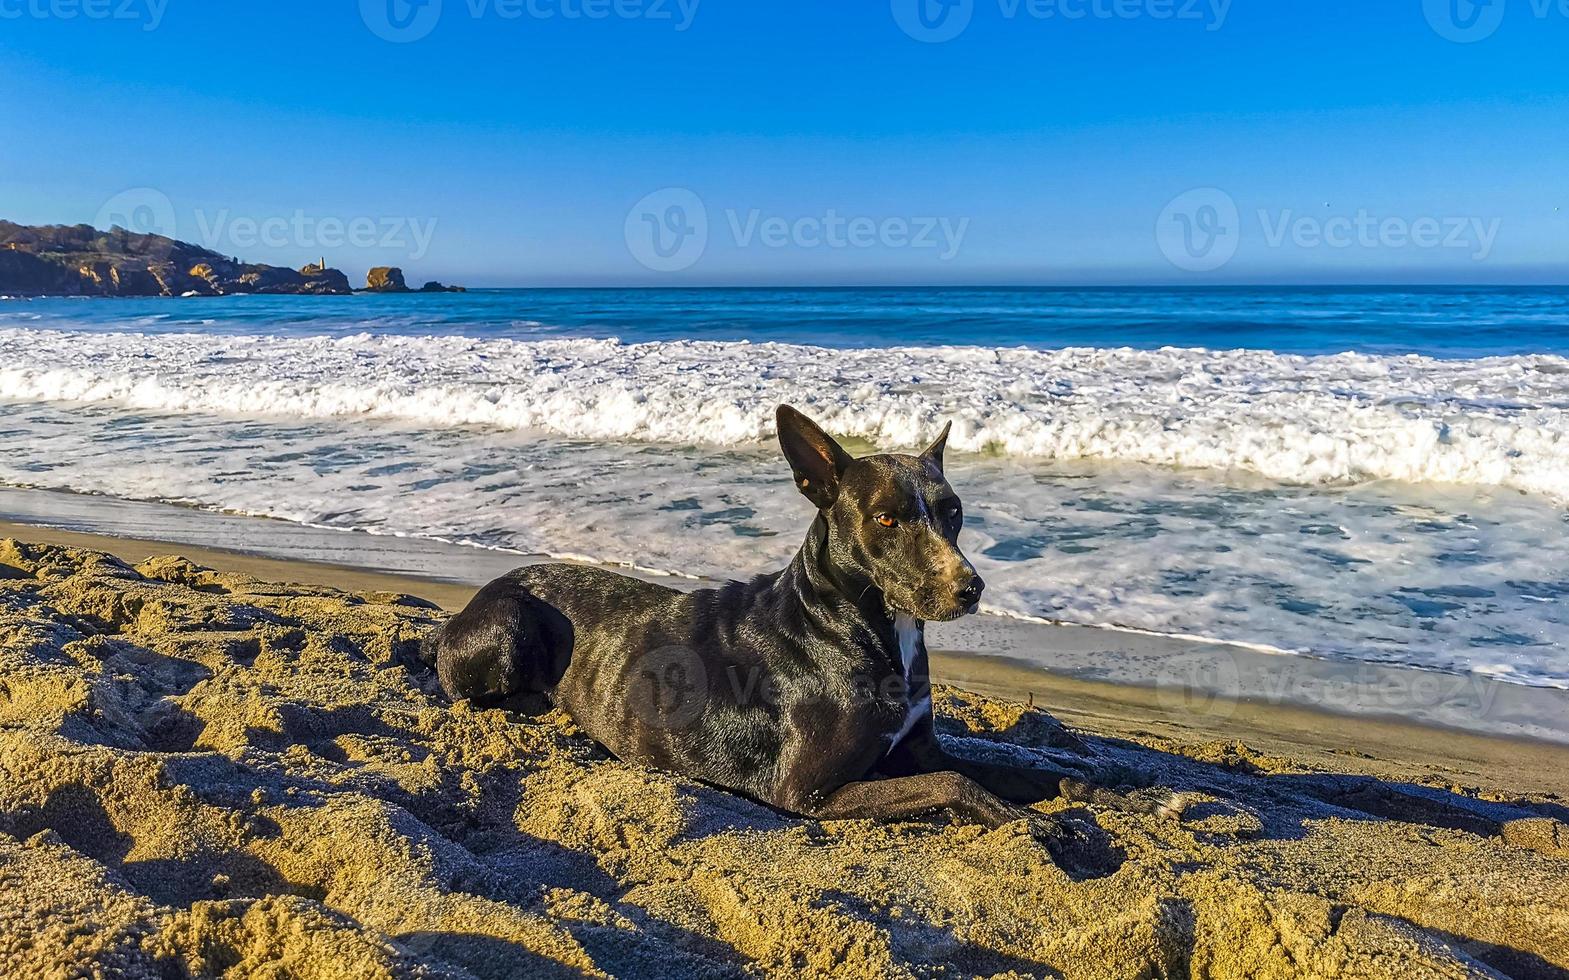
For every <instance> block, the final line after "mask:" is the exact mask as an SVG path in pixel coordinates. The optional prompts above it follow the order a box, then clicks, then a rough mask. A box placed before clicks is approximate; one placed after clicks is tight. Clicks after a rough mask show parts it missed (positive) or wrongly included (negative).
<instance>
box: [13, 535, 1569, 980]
mask: <svg viewBox="0 0 1569 980" xmlns="http://www.w3.org/2000/svg"><path fill="white" fill-rule="evenodd" d="M7 534H14V535H15V536H17V537H20V538H22V539H24V540H26V541H28V542H30V543H26V544H23V543H19V542H17V541H15V540H5V541H3V542H0V975H4V976H28V975H40V976H65V975H89V976H116V977H118V976H132V977H134V976H149V977H170V976H184V975H187V974H190V975H202V976H208V975H226V976H233V977H241V976H258V975H261V976H279V977H282V976H302V977H317V976H321V977H325V976H355V977H359V976H378V975H379V976H453V977H466V976H475V977H511V976H536V975H537V976H554V975H561V976H568V975H571V976H579V975H585V974H586V975H612V976H628V977H639V976H648V977H653V976H658V977H666V976H693V977H706V976H738V975H765V976H799V975H841V976H910V975H914V976H1009V975H1013V976H1040V975H1063V976H1069V977H1107V978H1112V977H1116V978H1123V977H1179V976H1181V977H1188V976H1191V977H1290V976H1346V977H1420V976H1496V975H1507V976H1511V977H1563V976H1569V823H1566V822H1565V821H1569V805H1566V804H1565V801H1564V800H1563V798H1562V795H1561V794H1563V793H1564V792H1565V783H1566V781H1569V775H1566V774H1569V749H1565V748H1563V747H1560V746H1555V745H1550V744H1546V743H1540V742H1527V741H1518V740H1510V739H1504V738H1495V737H1488V736H1483V735H1477V734H1468V733H1461V732H1455V731H1448V730H1444V729H1439V728H1431V727H1424V726H1421V725H1415V724H1409V723H1403V722H1400V721H1397V720H1392V719H1378V718H1371V717H1341V716H1335V715H1329V714H1326V713H1323V712H1316V711H1312V710H1309V709H1306V708H1290V707H1278V706H1270V705H1260V704H1252V703H1247V702H1238V703H1235V704H1228V705H1226V706H1225V708H1224V710H1216V708H1215V706H1214V705H1203V706H1200V707H1201V708H1202V710H1194V711H1184V710H1182V707H1181V706H1180V705H1176V704H1173V702H1172V701H1171V699H1170V698H1163V697H1160V696H1158V693H1157V692H1152V691H1149V690H1146V689H1142V688H1137V687H1118V686H1115V685H1109V684H1097V683H1094V682H1092V681H1086V680H1078V679H1069V678H1062V677H1051V676H1049V675H1045V674H1042V673H1040V672H1039V671H1032V670H1028V669H1026V668H1024V667H1021V666H1018V665H1015V664H1012V663H1009V662H1007V661H1002V660H989V659H986V658H976V657H939V658H937V659H936V663H935V664H934V671H935V672H936V673H937V675H938V679H939V680H942V679H944V678H950V679H952V678H957V679H961V680H962V681H963V682H964V687H963V688H957V687H949V688H944V689H941V690H940V692H939V697H938V698H937V702H938V712H939V726H940V729H941V731H943V732H944V733H945V734H946V735H947V736H949V738H950V739H951V740H952V747H953V748H954V749H955V750H956V751H959V752H962V753H972V754H978V755H997V756H1012V757H1017V758H1022V759H1028V758H1032V757H1033V758H1036V759H1048V758H1051V759H1058V760H1062V761H1078V762H1085V761H1091V762H1095V763H1098V764H1100V765H1102V766H1105V767H1108V768H1110V769H1116V770H1121V771H1138V772H1142V773H1145V774H1147V775H1148V776H1149V777H1151V778H1153V779H1154V780H1155V781H1157V782H1159V783H1160V784H1162V785H1165V786H1169V787H1171V788H1174V789H1177V790H1180V791H1182V792H1183V793H1185V794H1187V796H1188V799H1189V800H1190V805H1189V808H1188V811H1187V813H1186V815H1185V817H1184V819H1183V820H1182V821H1180V822H1177V821H1171V820H1162V819H1159V818H1155V817H1145V816H1133V815H1127V814H1120V813H1115V812H1111V811H1106V810H1103V809H1100V808H1097V807H1083V806H1077V805H1069V804H1065V803H1063V802H1061V801H1051V802H1047V803H1044V804H1041V806H1040V808H1041V809H1043V810H1045V811H1048V812H1053V813H1058V814H1059V815H1061V816H1063V817H1064V818H1065V819H1068V820H1072V821H1075V822H1076V823H1077V824H1078V825H1079V826H1080V827H1081V828H1082V830H1083V832H1084V834H1085V836H1086V838H1087V839H1088V840H1089V842H1090V843H1089V844H1087V845H1086V846H1085V847H1084V848H1082V849H1081V851H1080V853H1079V854H1078V855H1077V856H1076V857H1075V858H1074V859H1073V860H1072V861H1071V862H1070V863H1069V864H1068V865H1067V866H1066V867H1060V866H1058V865H1057V864H1055V863H1054V862H1053V861H1052V859H1051V858H1050V856H1049V855H1048V854H1046V853H1045V851H1043V850H1042V849H1041V848H1040V847H1039V846H1038V845H1037V844H1035V843H1034V842H1033V841H1032V840H1031V839H1030V838H1029V837H1028V836H1027V835H1026V834H1025V833H1024V831H1023V828H1022V826H1013V827H1007V828H1003V829H1000V830H995V831H984V830H982V829H980V828H975V827H963V826H957V825H951V824H949V823H948V822H946V821H942V820H934V821H932V822H916V823H908V824H900V825H893V826H885V825H878V824H873V823H867V822H855V821H851V822H829V823H819V822H815V821H809V820H800V819H795V818H791V817H786V816H783V815H780V814H778V813H775V812H773V811H771V810H769V809H767V808H765V807H762V806H759V805H757V804H755V803H751V802H749V801H746V800H743V799H740V798H738V797H735V796H733V795H730V794H727V793H724V792H722V791H719V790H716V789H713V788H710V787H706V786H703V785H701V784H697V783H694V782H692V781H690V780H685V779H682V778H679V777H677V776H673V775H670V774H666V773H661V772H655V771H650V770H646V769H642V768H640V767H636V766H629V765H624V764H622V763H619V762H617V761H615V760H614V759H611V758H609V757H607V756H606V755H605V754H604V753H603V751H602V750H599V749H597V748H596V747H595V746H594V745H593V744H592V743H591V742H589V741H588V740H587V739H585V738H584V737H582V736H581V735H580V734H579V733H577V732H576V731H575V729H574V726H573V725H572V724H571V722H570V720H569V719H567V718H565V717H564V716H562V715H560V714H559V713H557V714H550V715H546V716H543V717H540V718H527V717H521V716H516V715H510V714H507V713H504V712H501V711H476V710H472V709H471V708H469V707H468V706H466V705H461V704H460V705H455V706H453V705H448V704H446V703H445V702H444V701H443V699H442V698H441V697H440V696H439V694H438V693H437V692H436V688H435V685H434V678H433V677H432V675H431V674H430V672H429V671H428V670H427V669H426V668H425V667H424V665H423V664H421V663H420V661H419V659H418V657H417V645H418V642H419V640H420V638H421V637H423V636H424V635H425V634H426V633H427V632H428V631H429V630H430V629H431V628H432V627H433V626H434V625H435V624H436V623H438V622H439V621H440V620H441V619H442V618H443V617H444V616H445V615H446V613H445V612H444V611H443V608H445V609H452V608H455V607H457V606H459V605H461V603H462V602H463V601H464V600H465V599H466V597H467V595H468V594H469V593H470V592H471V591H472V590H471V589H469V588H467V587H463V586H456V585H451V584H442V583H435V582H417V581H414V580H411V579H409V578H407V577H401V576H387V575H377V574H374V573H367V572H362V571H355V570H351V569H341V568H335V567H333V566H325V565H309V564H303V563H293V562H282V561H277V560H272V559H264V558H254V557H245V556H238V555H234V554H229V553H225V552H215V551H206V550H203V549H195V548H190V547H185V546H180V547H178V548H177V549H172V548H171V547H170V546H168V545H163V544H160V543H158V542H150V541H134V540H125V539H104V538H96V537H93V536H90V535H81V534H72V533H69V532H59V531H44V530H41V529H37V528H25V529H13V528H4V527H0V536H5V535H7ZM89 549H91V550H89ZM175 550H177V551H179V552H180V553H183V554H184V555H185V557H184V558H175V557H149V556H159V555H163V556H167V555H168V554H169V553H170V552H171V551H175ZM108 552H113V553H114V554H117V555H119V556H120V557H119V558H116V557H112V556H111V555H110V554H108ZM214 568H216V569H220V570H218V571H214V570H212V569H214ZM272 582H283V583H294V584H287V585H277V584H269V583H272ZM411 595H417V596H419V597H420V598H418V599H415V598H411ZM1030 694H1033V696H1034V700H1035V703H1036V705H1037V706H1038V707H1036V708H1029V707H1026V706H1025V705H1022V704H1020V703H1018V699H1019V698H1021V697H1026V698H1027V697H1028V696H1029V695H1030ZM1042 709H1045V710H1042ZM1048 711H1049V712H1050V713H1049V714H1048Z"/></svg>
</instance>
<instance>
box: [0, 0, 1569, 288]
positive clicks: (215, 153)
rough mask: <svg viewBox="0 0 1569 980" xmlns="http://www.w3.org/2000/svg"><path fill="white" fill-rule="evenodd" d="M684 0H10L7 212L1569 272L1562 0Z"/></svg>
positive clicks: (717, 245)
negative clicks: (944, 5)
mask: <svg viewBox="0 0 1569 980" xmlns="http://www.w3.org/2000/svg"><path fill="white" fill-rule="evenodd" d="M685 2H686V4H687V8H686V9H685V10H684V9H683V8H682V6H681V0H641V3H640V2H639V0H435V5H431V6H427V7H425V8H410V7H408V5H407V3H406V0H365V2H363V3H359V4H358V5H356V2H354V0H347V2H335V3H321V2H315V3H305V2H283V0H269V2H266V3H249V4H240V3H212V2H196V0H0V91H3V92H4V95H3V97H0V127H3V129H0V134H3V138H0V216H3V217H8V218H11V219H13V220H19V221H23V222H29V223H44V222H78V221H87V222H92V221H94V220H95V218H98V217H100V216H102V215H103V214H106V213H119V210H117V209H121V205H123V204H124V203H125V201H126V200H130V201H131V203H132V204H133V205H139V206H141V207H142V210H141V212H140V213H141V214H143V215H144V216H145V215H148V214H152V215H157V214H159V213H160V208H161V207H162V205H161V204H159V202H161V201H164V200H166V201H167V202H168V207H169V209H170V211H169V213H170V214H172V216H173V222H174V225H175V229H174V230H175V231H176V233H177V237H180V238H184V239H188V240H193V241H200V242H202V243H203V244H209V245H212V246H213V247H216V248H218V249H220V250H221V251H225V252H231V253H234V254H238V255H241V256H242V257H244V258H247V259H253V260H262V261H271V262H277V263H287V264H293V265H298V264H301V263H303V262H304V261H306V260H307V259H314V258H315V257H316V256H317V255H319V254H322V253H325V254H326V256H327V258H328V260H329V262H330V263H331V264H334V265H338V266H340V267H342V268H344V269H345V270H346V271H348V272H350V274H351V275H352V276H355V277H358V276H360V275H363V272H364V269H365V268H366V267H368V266H370V265H373V264H394V265H401V266H403V267H404V268H405V269H406V270H407V271H408V274H409V276H410V277H411V278H416V277H418V278H421V279H423V278H431V277H438V278H442V279H449V280H457V281H460V282H467V283H470V284H475V285H532V284H566V285H570V284H600V283H605V284H611V283H652V284H668V285H675V284H681V283H700V282H715V283H746V282H759V283H792V282H807V283H818V282H824V283H833V282H846V283H858V282H925V283H942V282H956V283H958V282H1173V281H1174V282H1205V281H1215V280H1220V281H1255V280H1287V281H1332V282H1359V281H1412V282H1417V281H1420V282H1426V281H1468V282H1477V281H1480V282H1519V281H1525V282H1534V281H1553V282H1564V281H1569V187H1566V182H1569V54H1566V53H1569V12H1565V11H1564V10H1562V9H1560V8H1559V7H1558V6H1556V5H1553V6H1548V0H1492V3H1493V5H1494V6H1493V7H1491V8H1479V9H1475V10H1473V9H1472V7H1471V4H1470V0H1427V6H1426V9H1424V2H1423V0H1398V2H1395V0H1376V2H1372V0H1315V2H1312V3H1309V2H1305V0H1304V2H1296V3H1288V2H1285V0H1236V2H1234V3H1232V4H1230V5H1229V6H1222V5H1221V4H1220V0H1199V2H1196V3H1191V4H1190V0H1036V4H1035V6H1034V8H1033V10H1032V7H1031V4H1030V3H1029V2H1028V0H961V5H960V6H958V7H955V8H953V9H951V10H948V11H947V15H948V19H947V20H942V19H941V18H940V17H939V16H938V15H939V13H941V11H940V9H939V8H938V7H936V3H937V0H925V2H928V3H931V4H933V6H932V7H930V8H928V9H927V10H926V14H927V17H926V21H925V23H928V24H937V25H939V26H938V27H937V28H936V29H935V31H936V33H945V32H952V31H954V30H955V29H956V28H957V27H963V30H962V31H959V32H958V33H957V35H956V36H954V37H953V38H952V39H950V40H946V41H937V40H935V35H934V34H927V35H925V37H926V40H917V39H915V38H912V37H911V36H910V34H909V33H907V32H906V31H905V30H903V29H901V26H900V23H901V20H902V21H903V22H904V23H906V24H908V25H911V26H912V29H913V30H914V32H915V33H917V34H921V33H922V28H920V26H919V25H920V24H921V23H922V21H920V20H917V19H914V18H915V17H916V14H917V13H918V11H916V10H915V2H916V0H908V2H906V0H894V2H893V3H892V4H890V2H889V0H865V2H847V0H797V2H790V3H782V2H764V0H701V2H699V3H697V6H696V9H695V12H694V11H692V10H691V9H690V6H691V4H692V2H693V0H685ZM1451 2H1453V3H1454V4H1456V5H1457V6H1456V7H1455V9H1454V10H1451V9H1450V6H1449V4H1450V3H1451ZM84 3H85V4H86V5H88V7H89V8H91V7H95V6H97V7H98V9H97V10H90V11H88V12H82V9H81V8H82V5H83V4H84ZM388 3H392V4H393V7H392V8H391V9H390V11H389V8H388V6H387V4H388ZM656 3H657V4H658V8H657V9H654V10H650V9H649V8H650V6H651V5H654V4H656ZM585 4H586V5H587V8H588V9H589V10H594V9H595V8H596V7H597V8H598V9H599V10H600V11H601V12H605V13H608V16H606V17H603V18H593V17H588V16H580V14H581V13H583V12H584V10H585ZM601 4H602V5H603V6H602V7H599V5H601ZM965 4H967V6H966V5H965ZM98 5H102V6H98ZM438 6H439V9H437V7H438ZM1222 10H1223V15H1222V13H1221V11H1222ZM69 13H75V16H69V17H68V16H65V15H66V14H69ZM105 13H107V14H109V15H111V16H104V14H105ZM1074 13H1084V14H1086V16H1082V17H1068V16H1065V15H1067V14H1074ZM90 14H91V15H90ZM389 14H390V16H392V17H395V18H402V17H407V18H410V23H411V24H412V27H411V28H410V29H409V32H410V33H419V34H423V35H424V36H422V37H419V38H418V39H415V40H408V39H407V38H408V36H409V34H408V33H405V34H403V35H396V32H395V31H393V30H392V29H390V28H389V24H391V23H392V21H390V20H389V19H388V17H389ZM433 14H434V15H437V16H435V17H434V19H430V20H424V21H422V20H420V18H429V17H431V16H432V15H433ZM547 14H548V15H550V16H545V15H547ZM1048 14H1050V15H1052V16H1047V15H1048ZM1162 14H1169V15H1171V16H1161V15H1162ZM1497 14H1501V15H1502V16H1501V18H1497V19H1493V20H1488V18H1493V17H1496V15H1497ZM113 15H125V16H113ZM509 15H513V16H509ZM1472 15H1476V16H1477V17H1479V18H1480V19H1479V20H1478V21H1477V22H1476V23H1475V24H1474V25H1473V24H1472V23H1471V19H1470V18H1471V17H1472ZM966 17H967V18H968V20H967V21H965V20H964V18H966ZM1446 18H1448V19H1446ZM1435 23H1437V24H1438V27H1437V28H1435V26H1434V24H1435ZM682 26H685V29H684V30H681V29H678V28H679V27H682ZM149 28H151V29H149ZM378 31H380V33H382V34H386V33H392V34H394V35H395V36H400V37H403V38H404V40H403V41H402V42H401V43H395V42H393V41H389V40H386V39H384V38H383V37H382V36H379V34H378ZM1445 34H1449V35H1453V36H1458V37H1461V38H1462V39H1466V40H1469V42H1470V43H1458V42H1457V41H1455V40H1451V39H1449V38H1447V37H1445V36H1444V35H1445ZM136 188H151V189H153V192H154V193H155V195H161V196H154V197H153V198H152V199H151V200H152V201H153V204H152V205H148V204H147V202H146V200H142V199H141V198H138V197H136V196H135V195H133V196H132V197H131V198H124V197H122V198H120V199H119V203H118V204H116V203H112V202H114V201H115V200H116V196H117V195H121V194H122V192H125V191H127V190H130V189H136ZM666 188H680V189H684V190H686V191H690V192H691V194H690V195H683V196H680V197H678V198H671V197H669V196H668V195H666V196H665V197H655V198H654V199H653V201H652V203H649V204H646V205H645V206H644V207H643V209H642V213H634V209H635V208H636V207H637V206H638V205H639V202H640V201H643V199H644V198H645V197H646V196H647V195H649V194H651V193H653V192H656V191H660V190H662V189H666ZM1197 188H1216V189H1218V190H1219V192H1221V194H1222V196H1220V197H1218V198H1217V197H1216V196H1215V193H1214V192H1210V191H1203V192H1201V193H1200V194H1199V195H1198V196H1196V197H1195V196H1191V195H1190V196H1189V197H1187V198H1185V199H1181V201H1180V202H1179V203H1178V204H1177V205H1176V206H1175V210H1174V211H1173V209H1170V208H1168V204H1169V203H1170V202H1172V201H1173V200H1174V199H1178V198H1179V195H1183V194H1184V193H1186V192H1189V191H1193V190H1194V189H1197ZM137 193H138V194H140V195H142V197H143V198H145V197H146V192H141V191H138V192H137ZM694 195H695V199H696V200H698V201H700V202H701V203H702V206H703V208H704V210H705V212H706V218H707V221H706V225H705V227H706V228H707V237H706V245H705V244H703V243H702V242H701V240H699V245H700V246H701V248H700V250H698V251H688V252H686V253H684V254H677V255H676V256H675V258H674V259H671V260H670V264H672V265H675V266H679V268H676V269H674V270H673V271H661V269H660V268H652V269H651V268H649V267H648V264H647V263H644V262H640V261H639V255H644V256H647V255H648V254H649V253H648V252H647V250H646V245H647V244H648V243H647V242H643V243H642V244H638V243H637V242H636V241H635V240H636V239H637V236H638V234H652V233H653V232H652V230H651V229H656V228H658V227H659V226H660V223H661V222H667V221H674V224H671V225H669V227H670V228H671V229H672V230H671V232H670V233H671V234H674V233H676V232H680V231H686V230H690V229H691V227H692V224H691V222H692V219H693V217H694V215H693V213H691V209H690V208H689V207H688V209H687V210H685V211H680V212H677V213H674V214H672V213H671V212H670V210H669V209H670V206H671V204H672V202H675V203H677V204H681V205H683V206H686V205H689V204H690V202H691V200H692V199H693V196H694ZM1226 202H1231V203H1232V204H1234V205H1235V208H1236V217H1235V218H1234V219H1233V218H1231V217H1230V216H1229V215H1227V213H1226V210H1225V204H1226ZM1217 203H1218V210H1217V209H1216V206H1217ZM106 208H107V210H106ZM1261 212H1262V213H1261ZM629 214H630V215H631V218H630V220H629ZM831 215H836V216H838V218H839V219H840V220H842V221H843V222H845V224H843V225H842V226H841V227H840V228H839V230H838V232H837V233H835V231H834V229H833V228H832V227H831V225H832V221H831V220H830V216H831ZM699 217H701V216H699ZM754 217H755V221H754ZM1217 217H1218V218H1219V220H1220V221H1221V222H1222V226H1221V227H1220V229H1219V230H1220V232H1221V235H1220V241H1221V245H1220V247H1221V249H1222V251H1221V252H1220V253H1218V257H1219V258H1220V259H1221V260H1222V261H1220V262H1218V263H1214V262H1210V261H1209V259H1210V257H1211V256H1215V255H1217V253H1216V252H1215V251H1214V248H1213V246H1214V242H1213V240H1212V239H1213V237H1214V233H1215V231H1216V228H1217V226H1216V224H1215V221H1216V218H1217ZM852 218H854V219H865V220H864V221H863V222H862V223H861V226H860V230H859V231H860V233H859V237H858V239H857V240H856V241H855V242H853V243H852V242H849V241H848V239H850V238H851V237H855V236H852V234H851V232H852V230H853V229H852V228H851V226H850V224H849V222H850V219H852ZM296 219H298V220H296ZM355 219H359V220H360V222H361V224H360V227H359V233H358V234H359V237H360V238H361V241H360V243H359V244H358V245H356V244H351V243H348V242H347V241H345V242H344V243H342V244H340V243H339V242H338V241H337V237H336V235H335V229H334V226H333V221H335V220H336V221H341V222H349V221H352V220H355ZM936 219H947V220H948V222H949V223H948V225H947V226H946V227H947V234H946V236H945V234H944V231H943V227H944V226H942V225H941V224H938V225H936V226H935V227H933V228H932V230H931V232H930V233H929V234H922V231H921V229H922V226H923V225H924V224H928V223H930V222H932V221H935V220H936ZM167 220H168V219H167V218H163V219H160V222H159V226H160V227H161V226H162V225H163V224H164V223H166V222H167ZM268 220H271V221H272V222H273V225H272V228H273V230H272V232H271V233H269V234H266V235H264V234H262V231H261V223H263V222H266V221H268ZM323 220H325V221H326V224H325V225H323V224H322V222H323ZM236 221H238V224H236V223H235V222H236ZM901 221H906V222H909V224H908V225H901V224H900V222H901ZM366 222H369V223H371V224H373V225H374V226H375V228H376V231H375V232H374V233H370V232H368V231H367V228H368V227H369V226H368V225H367V224H366ZM770 222H772V224H773V225H774V226H775V227H774V228H773V232H772V235H773V236H777V237H771V236H770V234H769V233H768V232H767V230H766V227H765V226H767V225H768V223H770ZM1337 222H1338V223H1337ZM251 223H255V224H256V226H257V227H256V228H254V229H253V228H252V227H251ZM280 223H286V224H287V225H288V227H286V228H283V227H280ZM432 223H434V224H433V226H432ZM749 225H753V226H755V227H753V228H752V234H751V235H750V236H748V235H747V234H746V232H747V231H748V226H749ZM1357 227H1361V228H1362V231H1360V232H1359V231H1356V230H1355V229H1356V228H1357ZM901 228H903V229H904V232H903V233H901ZM1162 229H1164V230H1162ZM427 233H428V235H429V241H428V247H422V246H421V240H422V237H421V236H422V235H424V234H427ZM660 233H661V235H664V234H665V232H663V231H661V232H660ZM338 234H341V235H342V236H343V237H344V238H345V239H347V237H348V233H347V229H345V230H344V231H343V232H341V233H338ZM1195 234H1197V235H1201V236H1205V238H1204V240H1202V241H1200V242H1199V245H1198V249H1197V251H1194V250H1191V249H1190V250H1189V252H1188V253H1187V254H1188V256H1190V257H1191V258H1192V261H1189V259H1187V258H1184V257H1183V255H1182V253H1181V251H1180V250H1181V247H1182V245H1183V243H1184V242H1185V241H1187V242H1188V243H1189V244H1192V241H1198V240H1197V239H1193V240H1191V241H1190V240H1188V239H1184V238H1183V237H1182V236H1184V235H1189V236H1191V235H1195ZM1227 236H1230V237H1229V238H1228V237H1227ZM830 237H832V238H834V240H835V241H836V242H837V243H838V245H839V246H841V247H834V246H832V245H830V244H827V243H826V241H825V240H826V239H827V238H830ZM907 237H920V238H921V239H922V240H923V242H928V243H930V244H929V247H928V246H927V245H925V244H923V245H921V246H920V247H915V246H914V245H913V244H912V243H911V242H908V241H906V238H907ZM1326 237H1328V238H1331V239H1333V241H1334V244H1331V243H1328V242H1326V241H1325V238H1326ZM1413 238H1418V239H1421V242H1420V243H1415V244H1414V243H1413ZM373 239H374V240H373ZM324 240H325V244H324ZM689 240H690V238H685V239H681V240H680V241H689ZM629 241H632V244H630V245H629ZM662 241H663V242H664V244H666V245H667V246H669V245H673V244H676V243H677V240H676V239H662ZM1174 250H1176V253H1175V254H1176V255H1177V258H1176V259H1175V260H1173V259H1172V258H1171V257H1170V256H1171V255H1172V254H1173V252H1174ZM662 261H663V260H656V261H654V262H653V264H654V265H655V266H656V267H657V266H659V265H660V264H661V262H662ZM1211 266H1213V267H1211Z"/></svg>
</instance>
